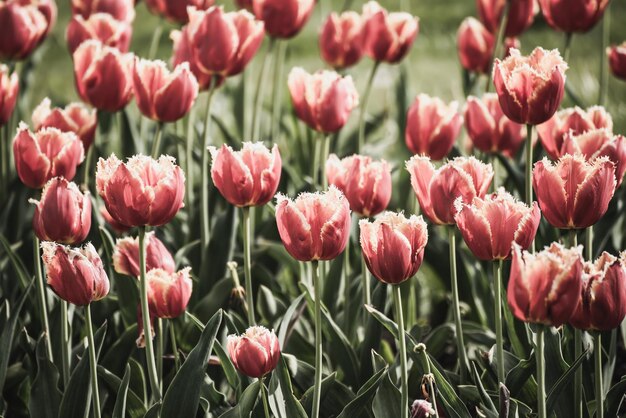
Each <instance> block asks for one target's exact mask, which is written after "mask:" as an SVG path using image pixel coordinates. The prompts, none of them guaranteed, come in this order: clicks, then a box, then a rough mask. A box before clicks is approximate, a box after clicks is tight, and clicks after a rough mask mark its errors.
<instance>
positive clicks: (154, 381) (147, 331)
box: [139, 226, 161, 401]
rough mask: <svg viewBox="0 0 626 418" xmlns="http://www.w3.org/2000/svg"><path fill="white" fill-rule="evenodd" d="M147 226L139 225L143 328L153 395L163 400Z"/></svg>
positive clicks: (158, 399)
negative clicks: (154, 335)
mask: <svg viewBox="0 0 626 418" xmlns="http://www.w3.org/2000/svg"><path fill="white" fill-rule="evenodd" d="M145 238H146V227H145V226H140V227H139V284H140V287H141V289H140V297H141V317H142V320H143V330H144V335H145V340H146V363H147V367H148V378H149V380H150V388H151V389H152V396H153V398H154V399H156V400H157V401H160V400H161V391H160V390H159V380H158V374H157V369H156V361H155V359H154V348H153V347H152V331H151V328H152V327H151V325H150V309H149V307H148V284H147V283H146V239H145Z"/></svg>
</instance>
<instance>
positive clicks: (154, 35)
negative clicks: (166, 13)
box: [148, 19, 163, 60]
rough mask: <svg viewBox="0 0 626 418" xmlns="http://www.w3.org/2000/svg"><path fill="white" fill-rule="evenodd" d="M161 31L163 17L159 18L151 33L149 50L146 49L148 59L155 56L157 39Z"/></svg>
mask: <svg viewBox="0 0 626 418" xmlns="http://www.w3.org/2000/svg"><path fill="white" fill-rule="evenodd" d="M162 33H163V19H160V20H159V24H158V25H157V27H156V28H155V29H154V32H153V33H152V40H151V41H150V50H149V51H148V59H150V60H152V59H154V57H155V56H156V53H157V51H158V49H159V41H160V40H161V34H162Z"/></svg>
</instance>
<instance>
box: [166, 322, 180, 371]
mask: <svg viewBox="0 0 626 418" xmlns="http://www.w3.org/2000/svg"><path fill="white" fill-rule="evenodd" d="M169 325H170V326H169V327H168V328H169V334H170V344H171V345H172V354H174V367H175V368H176V371H178V369H180V356H179V355H178V344H176V330H175V329H174V321H173V320H171V319H170V324H169Z"/></svg>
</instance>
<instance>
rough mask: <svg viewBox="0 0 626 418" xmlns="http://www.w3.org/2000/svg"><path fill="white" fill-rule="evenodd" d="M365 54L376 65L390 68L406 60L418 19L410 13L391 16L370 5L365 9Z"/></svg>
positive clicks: (377, 5)
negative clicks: (403, 59)
mask: <svg viewBox="0 0 626 418" xmlns="http://www.w3.org/2000/svg"><path fill="white" fill-rule="evenodd" d="M363 19H364V20H365V26H364V28H363V30H364V44H363V47H364V49H365V54H366V55H367V56H369V57H370V58H371V59H373V60H374V61H385V62H388V63H391V64H394V63H397V62H399V61H400V60H402V58H404V57H405V56H406V55H407V54H408V53H409V50H410V49H411V46H412V45H413V42H415V38H417V33H418V31H419V23H418V22H419V19H418V18H417V17H415V16H412V15H411V14H409V13H404V12H394V13H388V12H387V10H385V9H383V8H382V7H381V6H380V4H378V3H377V2H375V1H370V2H368V3H366V4H365V5H364V6H363Z"/></svg>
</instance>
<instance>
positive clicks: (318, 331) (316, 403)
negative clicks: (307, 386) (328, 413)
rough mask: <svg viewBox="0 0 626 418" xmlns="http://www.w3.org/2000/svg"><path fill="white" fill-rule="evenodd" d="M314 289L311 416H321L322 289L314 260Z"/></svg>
mask: <svg viewBox="0 0 626 418" xmlns="http://www.w3.org/2000/svg"><path fill="white" fill-rule="evenodd" d="M311 263H312V267H313V269H312V270H313V291H314V292H315V295H314V298H315V380H314V386H313V410H312V412H311V418H319V415H320V398H321V395H322V392H321V390H322V300H321V299H322V295H321V291H320V279H319V262H318V261H317V260H313V261H312V262H311Z"/></svg>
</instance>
